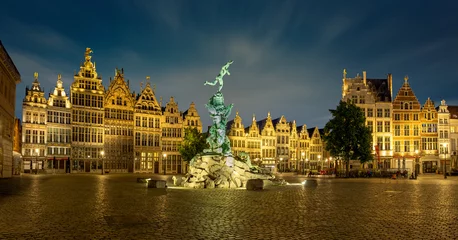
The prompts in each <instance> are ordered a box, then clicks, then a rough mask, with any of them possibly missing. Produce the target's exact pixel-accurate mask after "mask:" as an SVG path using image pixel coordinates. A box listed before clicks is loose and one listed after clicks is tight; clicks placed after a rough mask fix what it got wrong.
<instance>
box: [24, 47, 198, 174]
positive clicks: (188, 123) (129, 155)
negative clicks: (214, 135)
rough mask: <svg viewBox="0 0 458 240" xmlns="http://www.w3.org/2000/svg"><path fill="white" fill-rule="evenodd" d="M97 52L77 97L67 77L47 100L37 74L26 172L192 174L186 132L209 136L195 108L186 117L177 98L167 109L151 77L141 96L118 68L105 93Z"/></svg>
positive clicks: (28, 103)
mask: <svg viewBox="0 0 458 240" xmlns="http://www.w3.org/2000/svg"><path fill="white" fill-rule="evenodd" d="M91 53H92V50H91V49H90V48H87V49H86V52H85V61H84V62H83V63H82V64H81V66H80V70H79V72H78V73H76V74H75V75H74V79H73V83H72V84H71V85H70V97H68V96H67V95H66V93H65V89H64V87H63V81H62V79H61V77H60V75H59V76H58V80H57V84H56V87H55V89H54V91H53V92H52V93H50V94H49V98H48V99H46V98H45V93H44V91H43V90H42V88H41V87H40V83H39V81H38V73H35V75H34V76H35V78H34V82H33V87H32V88H31V89H29V88H27V89H26V97H25V98H24V101H23V120H24V122H23V129H22V142H23V149H22V155H23V159H24V161H23V162H24V165H23V168H24V171H25V172H32V171H31V169H37V168H38V170H39V172H71V173H77V172H92V173H101V172H102V171H103V172H151V173H182V172H184V171H186V166H185V163H184V162H183V161H182V160H181V156H180V154H179V151H178V147H179V146H180V144H181V141H182V139H183V134H184V129H185V128H187V127H195V128H197V129H198V130H199V131H200V132H201V131H202V123H201V121H200V116H199V114H198V112H197V110H196V108H195V105H194V103H191V104H190V106H189V109H188V110H186V111H185V112H181V111H179V108H178V103H176V102H175V100H174V98H173V97H171V98H170V101H169V102H168V103H167V104H166V106H165V107H161V105H162V102H161V103H159V102H158V101H157V99H156V96H155V87H154V86H153V87H151V84H150V82H149V81H150V78H149V77H147V84H146V86H145V87H143V86H141V93H140V94H137V95H136V94H135V93H134V92H132V91H131V90H130V86H129V80H126V79H125V78H124V70H123V69H115V75H114V78H113V79H111V78H110V84H109V87H108V88H107V89H105V87H104V86H103V84H102V78H101V77H100V76H99V75H98V73H97V71H96V64H95V62H92V56H91ZM164 171H165V172H164Z"/></svg>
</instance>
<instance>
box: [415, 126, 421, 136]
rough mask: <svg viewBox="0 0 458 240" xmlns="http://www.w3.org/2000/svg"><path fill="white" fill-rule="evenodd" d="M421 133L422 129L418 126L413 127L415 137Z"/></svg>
mask: <svg viewBox="0 0 458 240" xmlns="http://www.w3.org/2000/svg"><path fill="white" fill-rule="evenodd" d="M419 132H420V128H419V127H418V125H414V126H413V135H414V136H418V135H419Z"/></svg>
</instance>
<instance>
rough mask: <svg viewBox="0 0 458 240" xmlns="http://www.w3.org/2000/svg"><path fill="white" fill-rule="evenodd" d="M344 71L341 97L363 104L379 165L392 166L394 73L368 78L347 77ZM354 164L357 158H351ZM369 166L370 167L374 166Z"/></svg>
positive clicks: (361, 105) (358, 104) (359, 105)
mask: <svg viewBox="0 0 458 240" xmlns="http://www.w3.org/2000/svg"><path fill="white" fill-rule="evenodd" d="M346 74H347V73H346V71H345V70H344V74H343V85H342V100H343V101H348V100H349V101H351V102H352V103H354V104H356V106H358V107H360V108H361V109H362V110H363V111H364V114H365V116H366V126H368V127H369V129H370V130H371V132H372V144H373V149H372V150H373V154H374V155H375V164H370V165H372V166H378V167H379V168H390V165H391V160H392V158H393V134H392V126H393V122H392V111H393V108H392V104H391V99H392V85H393V84H392V82H393V80H392V75H391V74H388V76H387V78H384V79H372V78H367V76H366V72H365V71H363V76H359V75H357V76H356V77H355V78H347V76H346ZM351 164H352V165H359V162H358V161H351ZM372 166H369V167H372Z"/></svg>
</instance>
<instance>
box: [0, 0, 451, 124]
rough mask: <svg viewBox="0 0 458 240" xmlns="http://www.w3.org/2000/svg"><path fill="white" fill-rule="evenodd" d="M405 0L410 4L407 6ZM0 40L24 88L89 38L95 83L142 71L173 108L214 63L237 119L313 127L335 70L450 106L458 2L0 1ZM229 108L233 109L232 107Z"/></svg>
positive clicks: (193, 95) (47, 84)
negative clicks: (225, 70)
mask: <svg viewBox="0 0 458 240" xmlns="http://www.w3.org/2000/svg"><path fill="white" fill-rule="evenodd" d="M413 3H414V4H413ZM2 4H3V6H2V8H3V11H2V15H0V32H1V35H0V40H2V42H3V44H4V45H5V47H6V48H7V50H8V52H9V54H10V56H11V57H12V59H13V61H14V62H15V64H16V66H17V67H18V69H19V71H20V73H21V75H22V83H21V84H19V85H18V86H17V99H16V101H17V104H16V115H17V116H18V117H20V116H21V111H22V109H21V104H22V99H23V98H24V93H25V87H26V86H30V85H31V83H32V82H33V72H35V71H37V72H39V74H40V82H41V84H42V86H43V87H44V89H45V90H46V94H47V93H48V92H49V91H50V90H51V88H53V87H54V86H55V83H56V80H57V74H59V73H60V74H62V78H63V81H64V86H65V87H66V88H67V89H69V85H70V83H71V82H72V81H73V72H74V71H75V70H78V68H79V65H80V63H81V61H83V59H84V50H85V48H86V47H91V48H92V49H93V51H94V53H93V58H92V59H93V60H94V61H95V62H96V63H97V70H98V72H99V74H102V78H103V82H104V85H105V86H108V84H109V77H113V75H114V69H115V67H119V68H121V67H123V68H124V73H125V77H126V78H128V79H130V86H131V90H132V91H135V92H139V89H140V82H142V81H143V82H145V80H144V79H145V77H146V76H151V83H154V84H156V86H157V88H156V94H157V97H158V98H159V97H160V96H162V97H163V99H164V104H165V101H168V100H169V98H170V96H174V97H175V99H176V100H177V101H178V103H179V106H180V109H181V110H183V111H184V110H186V109H187V108H188V106H189V104H190V103H191V102H192V101H194V102H195V103H196V105H197V108H198V109H197V110H198V111H199V113H200V115H201V118H202V121H203V123H204V126H205V125H208V124H210V118H209V117H208V115H207V112H206V109H205V107H204V104H205V103H206V102H207V100H208V98H209V97H210V96H211V94H212V93H213V92H214V91H215V89H216V88H215V87H209V86H203V82H204V81H207V80H213V79H214V77H215V76H216V75H217V74H218V73H219V70H220V68H221V66H222V65H223V64H224V63H226V62H227V61H228V60H229V59H232V60H234V64H232V66H231V67H230V72H231V75H230V76H226V77H225V85H224V88H223V93H224V95H225V100H226V103H234V105H235V106H234V110H238V111H239V114H240V116H241V117H242V118H243V120H244V123H245V125H249V124H250V123H251V116H252V114H256V116H257V118H258V119H261V118H264V117H265V116H266V115H267V112H268V111H270V112H271V114H272V116H273V117H279V116H281V115H285V117H286V118H287V120H294V119H295V120H296V121H297V123H298V124H307V126H309V127H314V126H319V127H323V126H324V125H325V124H326V122H327V120H328V119H329V117H330V114H329V112H328V109H330V108H334V107H335V106H336V104H337V103H338V101H339V99H340V97H341V84H342V70H343V68H346V69H347V72H348V76H355V75H356V74H357V73H361V72H362V71H363V70H365V71H367V76H368V78H383V77H386V75H387V74H388V73H392V74H393V85H394V86H393V94H394V95H395V94H396V93H397V91H398V89H399V88H400V86H401V85H402V83H403V77H404V76H405V75H409V82H410V84H411V86H412V87H413V90H414V92H415V93H416V95H417V97H418V98H419V100H420V102H421V103H422V104H424V102H425V101H426V99H427V97H431V99H433V100H434V101H435V102H436V103H439V101H440V100H441V99H445V100H447V102H448V103H449V104H456V105H458V91H457V89H458V88H457V82H458V81H457V80H458V67H457V66H458V30H457V29H458V14H457V10H458V3H455V1H451V0H450V1H440V0H439V1H415V2H414V1H331V0H330V1H305V0H304V1H288V0H285V1H280V0H277V1H270V0H262V1H254V0H252V1H249V0H232V1H215V0H199V1H198V0H196V1H190V0H184V1H173V0H161V1H153V0H150V1H148V0H138V1H135V0H134V1H121V0H115V1H92V2H90V3H89V2H87V1H73V0H69V1H19V0H18V1H7V2H5V3H2ZM234 115H235V111H234V112H233V115H232V117H233V116H234Z"/></svg>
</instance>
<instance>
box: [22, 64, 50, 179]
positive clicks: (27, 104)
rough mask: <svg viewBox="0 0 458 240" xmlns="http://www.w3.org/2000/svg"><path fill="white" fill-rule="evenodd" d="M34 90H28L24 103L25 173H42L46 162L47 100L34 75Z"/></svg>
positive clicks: (23, 143) (36, 75) (23, 140)
mask: <svg viewBox="0 0 458 240" xmlns="http://www.w3.org/2000/svg"><path fill="white" fill-rule="evenodd" d="M33 77H34V81H33V83H32V88H28V87H27V88H26V93H25V97H24V99H23V101H22V119H23V122H22V156H23V158H22V159H23V164H24V168H23V169H24V172H33V171H40V170H42V169H43V168H44V161H45V160H46V155H47V154H46V150H47V149H46V136H47V127H46V121H47V105H48V104H47V103H48V101H47V99H46V97H45V92H44V91H43V89H42V87H41V86H40V82H39V81H38V73H37V72H35V73H34V76H33Z"/></svg>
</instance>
